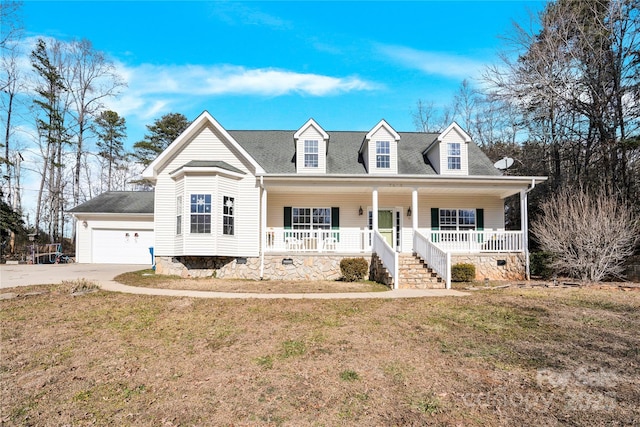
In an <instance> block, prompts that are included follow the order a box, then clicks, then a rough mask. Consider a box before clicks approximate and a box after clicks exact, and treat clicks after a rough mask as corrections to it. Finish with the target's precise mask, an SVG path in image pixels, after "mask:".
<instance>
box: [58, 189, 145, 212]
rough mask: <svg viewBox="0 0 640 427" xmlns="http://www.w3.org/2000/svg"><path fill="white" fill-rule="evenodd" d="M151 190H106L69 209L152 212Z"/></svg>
mask: <svg viewBox="0 0 640 427" xmlns="http://www.w3.org/2000/svg"><path fill="white" fill-rule="evenodd" d="M153 199H154V192H153V191H108V192H106V193H102V194H101V195H99V196H97V197H94V198H93V199H91V200H89V201H87V202H84V203H82V204H80V205H78V206H76V207H75V208H73V209H71V210H69V212H71V213H121V214H152V213H153Z"/></svg>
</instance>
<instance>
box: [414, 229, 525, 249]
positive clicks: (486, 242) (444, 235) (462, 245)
mask: <svg viewBox="0 0 640 427" xmlns="http://www.w3.org/2000/svg"><path fill="white" fill-rule="evenodd" d="M423 234H424V235H426V236H428V237H429V240H430V241H431V242H433V243H435V244H436V245H437V246H438V247H440V248H442V249H444V250H446V251H447V252H523V251H524V237H523V236H524V235H523V233H522V231H504V230H499V231H496V230H463V231H449V230H425V231H424V232H423Z"/></svg>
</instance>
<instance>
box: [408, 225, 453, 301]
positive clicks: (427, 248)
mask: <svg viewBox="0 0 640 427" xmlns="http://www.w3.org/2000/svg"><path fill="white" fill-rule="evenodd" d="M413 250H414V251H415V252H416V254H418V256H420V257H421V258H422V259H423V260H425V261H426V262H427V264H428V265H429V267H431V268H433V270H434V271H435V272H436V273H438V274H439V275H440V277H442V278H443V279H444V281H445V286H446V288H447V289H451V252H448V251H445V250H443V249H441V248H439V247H438V246H436V245H435V244H433V243H432V242H431V241H430V240H429V238H428V237H427V236H425V235H424V234H422V233H421V232H420V231H418V230H416V232H415V233H413Z"/></svg>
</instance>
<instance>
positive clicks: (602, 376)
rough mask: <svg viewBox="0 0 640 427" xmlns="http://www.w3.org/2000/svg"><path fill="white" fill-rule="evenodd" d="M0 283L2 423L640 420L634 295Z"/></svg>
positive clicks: (639, 295) (639, 313)
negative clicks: (121, 290) (368, 294)
mask: <svg viewBox="0 0 640 427" xmlns="http://www.w3.org/2000/svg"><path fill="white" fill-rule="evenodd" d="M34 290H37V291H40V292H42V293H40V294H37V293H34V292H33V291H34ZM5 292H7V293H8V292H12V293H14V294H19V295H18V296H17V297H15V298H12V299H7V300H0V309H1V311H0V316H1V317H0V322H1V323H0V324H1V327H2V330H1V334H2V335H1V339H2V342H1V347H0V348H1V352H2V353H1V355H0V384H1V388H2V390H1V391H2V395H1V396H0V397H1V399H0V402H1V412H0V420H1V423H2V424H3V425H7V426H11V425H41V426H49V425H51V426H59V425H74V426H82V425H114V426H120V425H132V426H148V425H158V426H175V425H183V426H189V425H269V426H271V425H317V426H321V425H391V426H393V425H398V426H400V425H426V424H429V425H465V426H468V425H505V426H507V425H508V426H513V425H638V424H640V409H639V408H640V378H639V373H640V351H639V350H638V349H640V334H638V332H637V330H638V323H639V321H640V292H621V291H606V290H595V289H553V290H549V289H505V290H499V291H482V292H476V293H473V294H472V295H471V296H469V297H464V298H431V299H407V300H390V299H381V300H378V299H376V300H328V301H316V300H295V301H292V300H275V301H262V300H210V299H191V298H167V297H152V296H142V295H125V294H115V293H106V292H103V291H98V292H92V293H86V294H83V295H78V296H72V295H71V294H70V293H69V289H68V287H63V286H50V287H37V288H32V289H29V288H20V289H12V290H7V291H5Z"/></svg>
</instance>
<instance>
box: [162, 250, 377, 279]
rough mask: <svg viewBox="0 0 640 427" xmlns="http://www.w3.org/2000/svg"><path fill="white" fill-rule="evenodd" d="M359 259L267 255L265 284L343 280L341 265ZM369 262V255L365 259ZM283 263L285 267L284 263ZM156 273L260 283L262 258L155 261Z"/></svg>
mask: <svg viewBox="0 0 640 427" xmlns="http://www.w3.org/2000/svg"><path fill="white" fill-rule="evenodd" d="M345 257H348V258H358V257H360V256H358V255H350V256H346V255H329V254H327V255H324V254H323V255H265V257H264V276H263V279H265V280H336V279H339V278H340V277H342V274H341V273H340V261H341V260H342V259H343V258H345ZM362 257H363V258H364V259H365V260H367V262H370V261H371V256H370V255H364V256H362ZM283 260H284V263H283ZM156 273H157V274H170V275H176V276H181V277H211V276H213V275H215V277H219V278H227V279H251V280H260V258H259V257H249V258H235V257H195V256H181V257H161V256H157V257H156Z"/></svg>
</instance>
